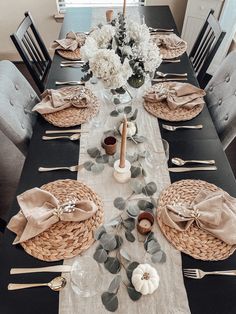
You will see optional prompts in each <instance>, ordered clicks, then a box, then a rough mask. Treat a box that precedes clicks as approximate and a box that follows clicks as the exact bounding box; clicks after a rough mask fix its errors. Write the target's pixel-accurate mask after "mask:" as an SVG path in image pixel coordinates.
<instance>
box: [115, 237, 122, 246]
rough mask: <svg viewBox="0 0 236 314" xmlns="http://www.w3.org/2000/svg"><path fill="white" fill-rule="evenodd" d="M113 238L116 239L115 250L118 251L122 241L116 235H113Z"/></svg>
mask: <svg viewBox="0 0 236 314" xmlns="http://www.w3.org/2000/svg"><path fill="white" fill-rule="evenodd" d="M115 238H116V249H118V248H119V247H121V245H122V244H123V239H122V238H121V236H119V235H118V234H116V235H115Z"/></svg>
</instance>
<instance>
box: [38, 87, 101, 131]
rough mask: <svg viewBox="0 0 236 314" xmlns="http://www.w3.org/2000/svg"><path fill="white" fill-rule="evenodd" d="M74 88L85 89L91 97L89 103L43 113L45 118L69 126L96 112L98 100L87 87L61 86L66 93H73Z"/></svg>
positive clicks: (55, 123) (57, 124) (86, 119)
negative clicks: (81, 106)
mask: <svg viewBox="0 0 236 314" xmlns="http://www.w3.org/2000/svg"><path fill="white" fill-rule="evenodd" d="M75 88H76V89H78V88H85V89H86V94H87V95H89V96H90V98H91V103H89V105H88V107H86V108H76V107H73V106H71V107H69V108H66V109H64V110H61V111H57V112H54V113H48V114H44V115H43V117H44V118H45V120H47V121H48V122H49V123H51V124H53V125H55V126H58V127H62V128H63V127H71V126H75V125H79V124H82V123H85V122H87V121H89V120H90V119H91V118H92V117H94V116H95V115H96V114H97V113H98V110H99V108H100V102H99V100H98V98H97V97H96V96H95V95H94V94H93V93H92V91H91V90H90V89H89V88H86V87H84V86H76V87H73V86H71V87H63V88H62V90H63V91H66V92H68V95H70V94H72V93H73V91H74V89H75Z"/></svg>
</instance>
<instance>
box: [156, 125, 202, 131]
mask: <svg viewBox="0 0 236 314" xmlns="http://www.w3.org/2000/svg"><path fill="white" fill-rule="evenodd" d="M162 127H163V129H165V130H167V131H176V130H179V129H192V130H200V129H202V128H203V125H202V124H198V125H176V126H175V125H168V124H162Z"/></svg>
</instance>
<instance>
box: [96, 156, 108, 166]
mask: <svg viewBox="0 0 236 314" xmlns="http://www.w3.org/2000/svg"><path fill="white" fill-rule="evenodd" d="M108 159H109V156H108V155H106V154H104V155H101V156H98V157H96V162H97V163H98V164H107V163H108Z"/></svg>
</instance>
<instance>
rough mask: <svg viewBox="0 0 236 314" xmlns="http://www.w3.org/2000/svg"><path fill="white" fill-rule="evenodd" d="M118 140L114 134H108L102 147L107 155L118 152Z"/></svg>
mask: <svg viewBox="0 0 236 314" xmlns="http://www.w3.org/2000/svg"><path fill="white" fill-rule="evenodd" d="M116 146H117V140H116V138H115V137H114V136H107V137H105V138H104V140H103V142H102V147H103V148H104V149H105V152H106V154H107V155H114V154H115V152H116Z"/></svg>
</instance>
